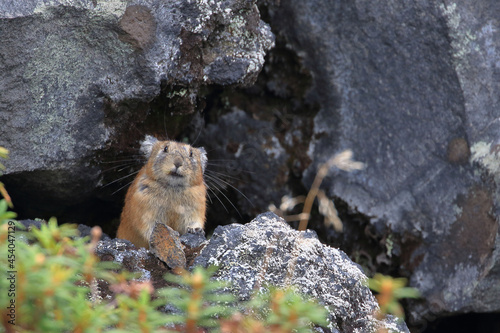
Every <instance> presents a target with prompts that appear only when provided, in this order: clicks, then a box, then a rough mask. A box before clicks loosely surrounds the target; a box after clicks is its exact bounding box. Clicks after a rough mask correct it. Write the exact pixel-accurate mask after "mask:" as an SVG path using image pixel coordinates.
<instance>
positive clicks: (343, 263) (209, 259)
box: [194, 213, 408, 332]
mask: <svg viewBox="0 0 500 333" xmlns="http://www.w3.org/2000/svg"><path fill="white" fill-rule="evenodd" d="M194 265H202V266H204V267H207V266H209V265H217V266H218V267H219V269H218V271H217V272H216V274H215V277H216V278H217V279H221V280H227V281H230V282H231V283H232V286H233V287H232V288H233V289H232V293H233V294H235V295H238V297H239V298H240V299H248V298H250V296H251V295H252V293H253V292H254V291H255V290H260V289H262V288H266V287H267V286H268V285H273V286H282V287H283V286H290V285H293V286H296V287H297V288H298V290H299V291H300V292H302V293H304V294H306V295H309V296H312V297H314V298H316V299H318V300H319V301H320V302H321V303H322V304H325V305H326V306H328V307H329V308H330V318H329V320H330V323H331V325H330V327H329V328H330V329H332V330H333V331H334V332H372V331H375V329H376V327H377V325H379V324H382V325H384V326H385V327H387V328H389V329H390V331H391V332H408V329H407V328H406V325H405V324H404V322H399V323H397V322H396V321H395V320H394V319H386V320H385V321H383V322H382V323H380V322H378V321H377V320H376V319H375V317H374V311H376V309H377V307H378V306H377V302H376V301H375V299H374V297H373V295H372V294H371V292H370V290H369V289H368V287H366V285H365V283H366V276H365V275H364V274H363V272H362V271H361V270H360V268H359V266H357V265H356V264H354V263H353V262H352V261H351V260H350V259H349V258H348V257H347V256H346V255H345V253H343V252H342V251H339V250H337V249H334V248H331V247H329V246H326V245H323V244H321V243H320V242H319V240H318V238H317V236H316V234H315V233H314V232H312V231H307V232H299V231H296V230H293V229H292V228H290V226H288V224H287V223H286V222H285V221H284V220H282V219H280V218H279V217H278V216H276V215H275V214H272V213H267V214H262V215H259V216H258V217H257V218H256V219H255V220H253V221H252V222H250V223H248V224H246V225H240V224H231V225H227V226H222V227H218V228H217V229H216V230H215V232H214V234H213V236H212V238H211V239H210V240H209V242H208V244H207V246H206V247H205V248H204V249H203V250H202V252H201V254H200V255H199V256H198V257H197V258H196V260H195V262H194Z"/></svg>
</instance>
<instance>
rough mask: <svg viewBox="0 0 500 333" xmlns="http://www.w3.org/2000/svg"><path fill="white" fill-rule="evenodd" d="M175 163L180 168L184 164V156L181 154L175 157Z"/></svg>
mask: <svg viewBox="0 0 500 333" xmlns="http://www.w3.org/2000/svg"><path fill="white" fill-rule="evenodd" d="M174 165H175V167H176V168H179V167H180V166H182V158H181V157H180V156H177V157H176V158H175V159H174Z"/></svg>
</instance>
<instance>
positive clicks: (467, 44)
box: [439, 3, 478, 74]
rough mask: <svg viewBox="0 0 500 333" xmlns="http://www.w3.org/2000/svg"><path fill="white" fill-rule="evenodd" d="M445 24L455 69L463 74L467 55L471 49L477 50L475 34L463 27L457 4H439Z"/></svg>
mask: <svg viewBox="0 0 500 333" xmlns="http://www.w3.org/2000/svg"><path fill="white" fill-rule="evenodd" d="M439 8H440V9H441V11H442V13H443V15H444V17H445V18H446V24H447V26H448V28H449V31H450V37H451V46H452V50H453V60H454V65H455V70H456V71H457V72H458V73H459V74H464V71H465V70H466V69H467V68H468V67H469V60H468V58H469V56H470V54H471V53H472V52H473V51H478V47H477V44H476V43H473V42H474V41H475V40H476V36H475V34H474V33H473V32H472V31H471V30H470V29H468V28H467V27H465V25H464V24H463V20H462V17H461V15H460V13H459V11H458V9H457V4H456V3H452V4H450V5H448V6H447V5H445V4H441V5H440V6H439Z"/></svg>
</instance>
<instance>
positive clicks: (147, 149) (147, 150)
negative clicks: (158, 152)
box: [140, 135, 158, 158]
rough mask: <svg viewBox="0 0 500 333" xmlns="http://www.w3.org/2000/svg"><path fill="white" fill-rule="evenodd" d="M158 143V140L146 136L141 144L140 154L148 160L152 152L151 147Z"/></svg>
mask: <svg viewBox="0 0 500 333" xmlns="http://www.w3.org/2000/svg"><path fill="white" fill-rule="evenodd" d="M157 142H158V139H157V138H155V137H154V136H151V135H146V137H145V138H144V141H142V142H141V149H140V152H141V153H142V154H144V156H146V158H149V156H150V155H151V151H152V150H153V145H154V144H155V143H157Z"/></svg>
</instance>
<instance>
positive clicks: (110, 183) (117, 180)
mask: <svg viewBox="0 0 500 333" xmlns="http://www.w3.org/2000/svg"><path fill="white" fill-rule="evenodd" d="M139 171H140V170H137V171H134V172H132V173H130V174H128V175H126V176H123V177H120V178H117V179H115V180H113V181H112V182H109V183H107V184H106V185H104V186H103V187H107V186H109V185H112V184H114V183H116V182H119V181H121V180H124V179H127V178H128V177H130V176H133V175H136V174H138V173H139ZM120 189H121V188H120ZM117 192H118V191H117ZM113 194H114V193H113Z"/></svg>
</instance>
